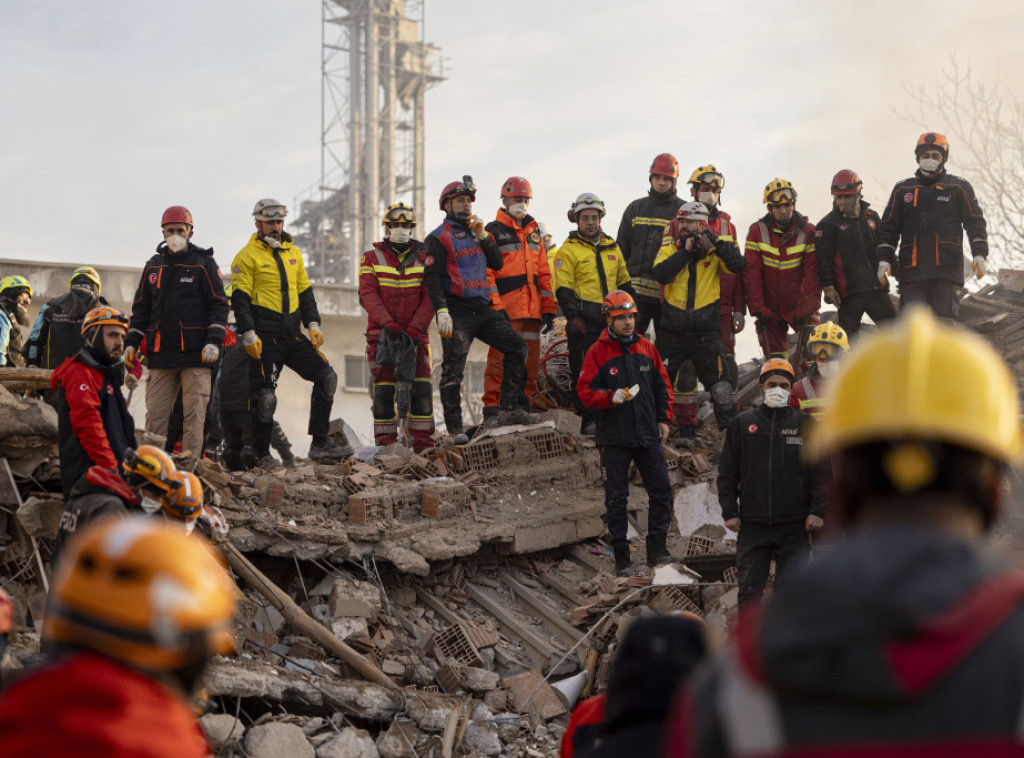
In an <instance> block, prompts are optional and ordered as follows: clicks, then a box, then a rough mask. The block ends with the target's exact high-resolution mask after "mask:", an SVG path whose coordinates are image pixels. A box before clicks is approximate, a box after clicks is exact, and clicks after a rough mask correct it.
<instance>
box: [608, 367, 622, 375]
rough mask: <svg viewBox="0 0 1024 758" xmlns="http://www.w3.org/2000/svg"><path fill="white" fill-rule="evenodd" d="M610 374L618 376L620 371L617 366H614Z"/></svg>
mask: <svg viewBox="0 0 1024 758" xmlns="http://www.w3.org/2000/svg"><path fill="white" fill-rule="evenodd" d="M608 373H609V374H611V375H612V376H615V375H616V374H618V373H619V370H618V369H617V368H615V366H612V367H611V368H610V369H608Z"/></svg>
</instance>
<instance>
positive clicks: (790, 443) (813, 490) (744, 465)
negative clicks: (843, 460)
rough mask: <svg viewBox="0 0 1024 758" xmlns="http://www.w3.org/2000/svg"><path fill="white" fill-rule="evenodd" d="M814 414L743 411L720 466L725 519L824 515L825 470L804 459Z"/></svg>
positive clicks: (729, 434) (732, 426)
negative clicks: (806, 433)
mask: <svg viewBox="0 0 1024 758" xmlns="http://www.w3.org/2000/svg"><path fill="white" fill-rule="evenodd" d="M810 420H811V416H810V415H809V414H807V413H804V412H803V411H799V410H797V409H796V408H793V407H791V406H786V407H785V408H768V407H767V406H765V405H764V404H761V405H760V406H758V407H757V408H754V409H751V410H749V411H744V412H743V413H741V414H739V415H738V416H737V417H736V418H735V419H733V421H732V423H731V424H729V429H728V431H726V433H725V443H724V444H723V445H722V458H721V460H720V461H719V464H718V502H719V504H720V505H721V506H722V518H723V519H724V520H726V521H728V520H729V519H732V518H736V517H737V516H739V518H740V520H741V521H756V522H758V523H762V524H780V523H785V522H788V521H803V520H804V519H806V518H807V516H808V515H809V514H811V513H813V514H814V515H816V516H822V517H824V515H825V491H824V487H825V478H824V477H825V476H826V473H827V471H824V470H822V469H821V468H820V467H819V468H814V469H811V468H808V467H806V466H805V465H804V463H803V461H802V459H801V453H802V452H803V441H804V427H805V425H806V424H807V423H808V422H809V421H810ZM825 468H826V469H827V464H825Z"/></svg>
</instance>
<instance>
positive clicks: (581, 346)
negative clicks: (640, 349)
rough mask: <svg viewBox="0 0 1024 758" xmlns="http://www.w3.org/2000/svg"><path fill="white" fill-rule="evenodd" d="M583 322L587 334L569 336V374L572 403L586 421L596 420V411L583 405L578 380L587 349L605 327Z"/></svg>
mask: <svg viewBox="0 0 1024 758" xmlns="http://www.w3.org/2000/svg"><path fill="white" fill-rule="evenodd" d="M583 324H584V326H585V327H586V336H584V337H583V338H579V337H568V347H569V376H570V377H571V378H572V404H573V406H574V407H575V408H576V413H577V414H579V416H580V418H582V419H583V421H585V422H586V421H593V420H594V412H593V411H592V410H590V409H589V408H587V407H586V406H585V405H583V402H582V401H581V400H580V396H579V393H577V392H576V380H577V379H579V376H580V373H581V372H582V371H583V359H584V358H585V357H586V356H587V351H588V350H590V346H591V345H593V344H594V343H595V342H597V338H598V337H600V336H601V332H603V331H604V330H605V327H604V326H601V325H599V324H594V323H591V322H589V321H587V320H586V319H584V321H583ZM638 331H639V330H638Z"/></svg>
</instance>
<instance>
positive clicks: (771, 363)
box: [757, 358, 796, 384]
mask: <svg viewBox="0 0 1024 758" xmlns="http://www.w3.org/2000/svg"><path fill="white" fill-rule="evenodd" d="M772 374H783V375H784V376H788V377H789V381H790V382H794V381H796V373H795V372H794V371H793V365H792V364H791V363H790V362H789V361H787V360H786V359H785V358H770V359H769V360H767V361H765V363H764V365H763V366H761V375H760V376H759V377H758V378H757V383H758V384H764V381H765V379H767V378H768V377H769V376H771V375H772Z"/></svg>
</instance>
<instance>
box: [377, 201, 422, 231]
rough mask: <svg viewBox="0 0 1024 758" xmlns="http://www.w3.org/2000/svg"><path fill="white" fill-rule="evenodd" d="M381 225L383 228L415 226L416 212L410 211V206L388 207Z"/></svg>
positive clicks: (403, 204)
mask: <svg viewBox="0 0 1024 758" xmlns="http://www.w3.org/2000/svg"><path fill="white" fill-rule="evenodd" d="M381 223H382V224H383V225H384V226H391V225H392V224H412V225H413V226H416V211H414V210H413V209H412V206H409V205H406V204H405V203H395V204H394V205H389V206H388V208H387V210H386V211H384V219H383V220H382V221H381Z"/></svg>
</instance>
